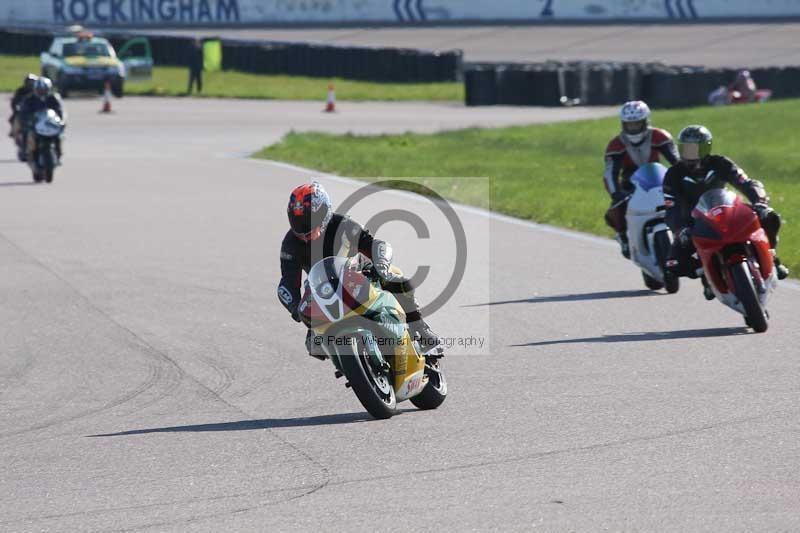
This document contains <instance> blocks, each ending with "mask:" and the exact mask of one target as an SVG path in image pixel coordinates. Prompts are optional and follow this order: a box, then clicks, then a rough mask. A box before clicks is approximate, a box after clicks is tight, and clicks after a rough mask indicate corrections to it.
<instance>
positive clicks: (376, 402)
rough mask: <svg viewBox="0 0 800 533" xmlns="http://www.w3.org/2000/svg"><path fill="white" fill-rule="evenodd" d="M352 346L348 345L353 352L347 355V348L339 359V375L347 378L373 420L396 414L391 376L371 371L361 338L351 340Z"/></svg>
mask: <svg viewBox="0 0 800 533" xmlns="http://www.w3.org/2000/svg"><path fill="white" fill-rule="evenodd" d="M351 339H352V341H353V342H352V343H349V344H347V346H349V347H350V348H351V349H352V352H350V353H348V351H347V346H343V347H342V348H343V352H344V353H342V354H341V355H340V356H339V361H340V362H341V364H342V373H344V375H345V377H346V378H347V381H348V383H349V384H350V387H351V388H352V389H353V392H354V393H355V394H356V397H357V398H358V401H360V402H361V405H363V406H364V409H366V410H367V412H369V414H371V415H372V416H373V417H375V418H377V419H379V420H383V419H386V418H391V417H392V416H393V415H395V414H397V398H396V397H395V394H394V387H393V386H392V376H391V374H387V373H385V372H383V371H382V370H380V369H377V368H374V366H373V365H372V363H371V362H370V357H369V349H370V348H369V347H368V346H367V345H366V344H365V343H364V342H363V340H362V339H361V338H360V336H358V335H357V336H354V337H351Z"/></svg>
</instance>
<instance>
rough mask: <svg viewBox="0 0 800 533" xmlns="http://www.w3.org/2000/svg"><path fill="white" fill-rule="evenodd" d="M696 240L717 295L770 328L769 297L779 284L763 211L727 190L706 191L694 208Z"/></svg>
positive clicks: (758, 326) (750, 321)
mask: <svg viewBox="0 0 800 533" xmlns="http://www.w3.org/2000/svg"><path fill="white" fill-rule="evenodd" d="M692 219H693V225H692V229H691V235H692V241H693V242H694V246H695V248H696V249H697V255H698V256H699V258H700V261H701V263H702V266H703V275H704V276H705V278H706V280H707V283H708V284H709V286H710V287H711V289H712V290H713V292H714V294H715V296H716V297H717V299H718V300H719V301H720V302H722V303H723V304H725V305H727V306H728V307H730V308H731V309H733V310H735V311H737V312H739V313H741V314H742V315H744V320H745V323H746V324H747V325H748V326H749V327H751V328H753V330H755V331H756V332H758V333H762V332H764V331H767V327H768V323H767V320H768V317H769V314H768V312H767V301H768V299H769V296H770V294H771V293H772V291H773V290H774V289H775V286H776V285H777V282H778V276H777V272H776V270H775V265H774V262H773V259H772V252H771V250H770V245H769V239H768V238H767V234H766V233H765V232H764V229H763V228H762V227H761V223H760V221H759V219H758V215H757V214H756V213H755V212H754V211H753V209H752V208H751V207H750V206H749V205H748V204H746V203H745V202H743V201H742V200H741V199H740V198H739V196H738V195H737V194H735V193H734V192H733V191H730V190H727V189H712V190H710V191H706V192H705V193H704V194H703V195H702V196H701V197H700V199H699V200H698V202H697V205H696V206H695V208H694V209H693V210H692Z"/></svg>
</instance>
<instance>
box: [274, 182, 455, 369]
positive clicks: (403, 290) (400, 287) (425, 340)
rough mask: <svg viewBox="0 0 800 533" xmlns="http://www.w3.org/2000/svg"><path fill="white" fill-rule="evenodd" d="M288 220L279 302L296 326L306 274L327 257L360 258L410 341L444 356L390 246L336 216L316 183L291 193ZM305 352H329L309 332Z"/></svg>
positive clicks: (428, 353) (282, 254)
mask: <svg viewBox="0 0 800 533" xmlns="http://www.w3.org/2000/svg"><path fill="white" fill-rule="evenodd" d="M287 214H288V216H289V226H290V228H291V229H290V230H289V231H288V232H287V233H286V236H285V237H284V238H283V243H282V244H281V281H280V283H279V284H278V299H280V301H281V303H282V304H283V305H284V307H286V309H287V310H288V311H289V313H291V315H292V318H293V319H294V320H295V321H297V322H300V321H301V317H300V314H299V313H298V306H299V305H300V298H301V294H300V290H301V287H302V277H303V271H305V272H306V273H308V271H309V270H310V269H311V267H312V266H313V265H314V264H315V263H316V262H317V261H319V260H321V259H323V258H325V257H330V256H342V257H352V256H354V255H356V254H357V253H359V252H360V253H362V254H363V255H365V256H366V257H368V258H369V259H370V260H371V261H372V267H371V271H372V274H374V275H375V276H376V277H377V279H378V281H380V283H381V286H382V287H383V288H384V289H385V290H387V291H389V292H391V293H392V294H394V296H395V298H397V302H398V303H399V304H400V306H401V307H402V308H403V311H405V314H406V322H407V323H408V327H409V330H410V333H411V335H412V336H414V334H415V333H416V334H419V337H420V338H419V343H420V345H421V346H423V347H424V348H425V350H426V352H427V355H428V356H429V357H431V356H432V357H436V356H441V355H442V354H441V350H439V345H440V344H441V341H440V339H439V337H438V336H437V335H436V334H435V333H434V332H433V331H432V330H431V328H430V326H428V324H426V323H425V320H423V318H422V315H421V314H420V310H419V304H418V303H417V301H416V298H415V297H414V287H412V286H411V283H410V280H408V279H407V278H405V277H403V276H402V275H399V273H398V272H399V271H397V270H396V269H394V268H392V247H391V245H390V244H389V243H387V242H384V241H381V240H378V239H375V238H374V237H373V236H372V235H370V233H369V231H367V230H366V229H364V228H363V227H362V226H361V225H360V224H359V223H358V222H355V221H354V220H352V219H350V218H349V217H346V216H342V215H339V214H337V213H334V212H333V206H332V205H331V200H330V197H329V196H328V193H327V192H326V191H325V189H324V188H323V187H322V185H321V184H320V183H318V182H316V181H314V182H312V183H309V184H306V185H300V186H299V187H297V188H295V189H294V190H293V191H292V194H291V195H290V196H289V206H288V208H287ZM306 348H308V353H309V355H312V356H314V357H317V358H319V359H324V358H325V355H324V352H320V350H319V349H318V348H317V347H315V346H314V345H313V334H312V332H311V330H310V329H309V330H308V335H307V336H306Z"/></svg>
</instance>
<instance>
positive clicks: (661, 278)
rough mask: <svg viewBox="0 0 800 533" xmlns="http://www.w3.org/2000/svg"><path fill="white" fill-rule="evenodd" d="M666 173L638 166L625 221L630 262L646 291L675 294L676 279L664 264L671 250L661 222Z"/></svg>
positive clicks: (667, 232)
mask: <svg viewBox="0 0 800 533" xmlns="http://www.w3.org/2000/svg"><path fill="white" fill-rule="evenodd" d="M666 173H667V169H666V167H665V166H664V165H661V164H659V163H647V164H646V165H642V166H640V167H639V168H638V169H637V170H636V172H635V173H634V174H633V175H632V176H631V180H630V181H631V184H632V185H633V192H632V193H631V195H630V196H629V197H628V208H627V210H626V212H625V219H626V221H627V225H628V243H629V245H630V252H631V261H633V263H634V264H636V265H637V266H638V267H639V268H640V269H641V270H642V278H643V279H644V284H645V285H646V286H647V288H648V289H651V290H654V291H655V290H659V289H662V288H666V290H667V292H668V293H670V294H673V293H676V292H678V289H679V288H680V282H679V281H678V276H676V275H675V274H674V273H673V272H671V271H669V270H667V268H666V263H667V260H668V258H669V252H670V248H671V246H672V232H671V231H670V229H669V227H667V224H666V222H665V221H664V214H665V206H664V192H663V190H662V186H663V184H664V175H665V174H666Z"/></svg>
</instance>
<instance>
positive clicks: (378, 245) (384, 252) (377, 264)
mask: <svg viewBox="0 0 800 533" xmlns="http://www.w3.org/2000/svg"><path fill="white" fill-rule="evenodd" d="M392 255H393V252H392V245H391V244H389V243H388V242H384V241H380V240H378V239H375V240H374V241H373V242H372V270H373V271H374V272H375V273H376V274H377V275H378V276H380V277H381V278H383V279H391V278H392V274H391V272H390V271H389V269H390V268H391V266H392Z"/></svg>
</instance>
